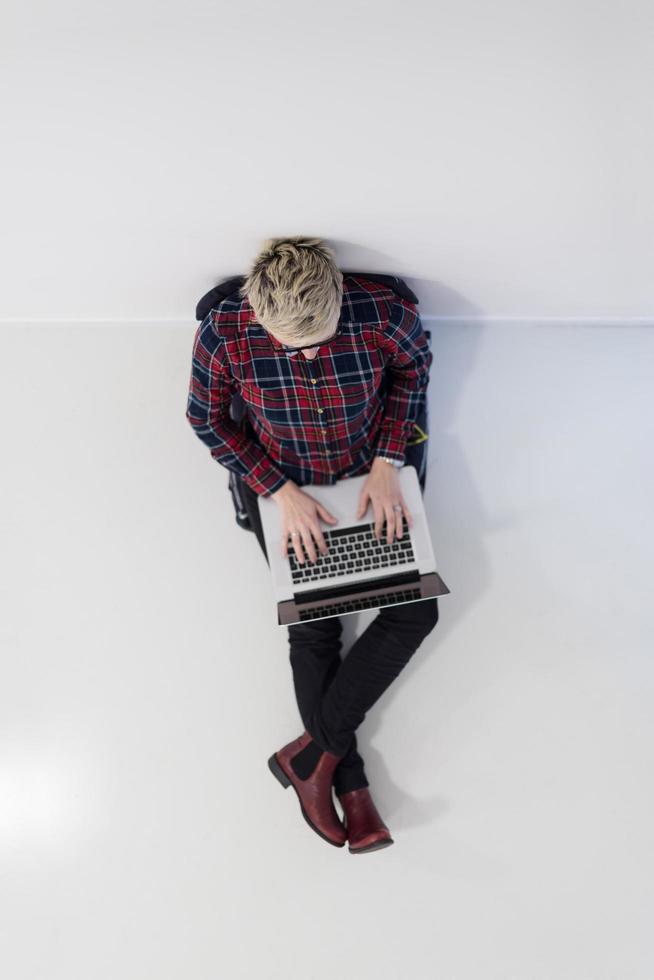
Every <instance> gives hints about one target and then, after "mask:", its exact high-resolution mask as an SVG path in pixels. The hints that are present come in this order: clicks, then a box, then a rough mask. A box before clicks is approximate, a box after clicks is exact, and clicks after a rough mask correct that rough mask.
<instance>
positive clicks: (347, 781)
mask: <svg viewBox="0 0 654 980" xmlns="http://www.w3.org/2000/svg"><path fill="white" fill-rule="evenodd" d="M242 489H243V495H244V498H245V507H246V510H247V513H248V517H249V520H250V524H251V526H252V527H253V529H254V533H255V534H256V536H257V540H258V542H259V544H260V546H261V549H262V551H263V553H264V556H265V558H266V561H268V555H267V552H266V544H265V541H264V537H263V530H262V527H261V516H260V514H259V503H258V494H257V493H255V492H254V490H252V489H251V488H250V487H249V486H247V484H245V483H243V484H242ZM308 492H310V491H308ZM423 492H424V488H423ZM384 528H385V525H384ZM268 564H269V565H270V562H268ZM437 622H438V600H437V599H436V598H435V597H433V598H430V599H420V600H418V601H417V602H406V603H399V604H398V605H395V606H385V607H384V608H382V609H380V610H379V612H378V614H377V616H376V618H375V619H374V620H373V621H372V622H371V623H370V625H369V626H368V627H367V629H366V630H364V632H363V633H362V634H361V636H359V637H358V638H357V640H356V641H355V642H354V644H353V646H352V647H351V649H350V651H349V653H348V654H347V656H346V657H344V658H343V659H341V656H340V652H341V647H342V642H341V633H342V631H343V624H342V622H341V619H340V617H339V616H330V617H329V618H327V619H317V620H309V621H308V622H306V623H293V625H291V626H289V627H288V637H289V644H290V661H291V667H292V670H293V684H294V687H295V697H296V700H297V704H298V708H299V710H300V716H301V718H302V721H303V723H304V727H305V728H306V730H307V731H308V732H309V734H310V735H311V736H312V738H313V739H314V741H315V742H317V743H318V745H319V746H320V747H321V748H322V749H327V750H328V751H330V752H333V753H335V754H336V755H341V756H343V758H342V759H341V761H340V762H339V764H338V765H337V767H336V770H335V772H334V789H335V791H336V793H337V794H341V793H346V792H348V791H349V790H353V789H360V788H362V787H365V786H368V785H369V783H368V780H367V778H366V774H365V769H364V763H363V759H362V758H361V756H360V755H359V752H358V750H357V739H356V735H355V731H356V729H357V728H358V727H359V725H360V724H361V722H362V721H363V719H364V718H365V716H366V713H367V711H368V710H369V709H370V708H371V707H372V706H373V704H375V702H376V701H377V700H378V699H379V698H380V697H381V695H382V694H383V693H384V691H385V690H386V689H387V688H388V687H389V686H390V685H391V683H392V682H393V680H395V678H396V677H397V675H398V674H399V673H400V671H401V670H402V668H403V667H405V666H406V664H407V663H408V662H409V660H410V658H411V657H412V655H413V654H414V653H415V651H416V650H417V649H418V647H419V646H420V644H421V643H422V641H423V640H424V638H425V637H426V636H427V635H428V634H429V633H431V631H432V630H433V628H434V627H435V626H436V623H437Z"/></svg>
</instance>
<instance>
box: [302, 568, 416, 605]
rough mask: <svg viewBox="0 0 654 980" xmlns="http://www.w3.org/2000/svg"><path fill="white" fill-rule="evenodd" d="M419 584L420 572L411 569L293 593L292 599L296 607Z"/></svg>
mask: <svg viewBox="0 0 654 980" xmlns="http://www.w3.org/2000/svg"><path fill="white" fill-rule="evenodd" d="M411 582H420V572H419V571H418V570H417V569H412V570H410V571H407V572H397V573H396V574H395V575H385V576H384V577H383V578H367V579H360V580H359V581H358V582H349V583H347V584H346V585H332V586H323V588H321V589H312V590H311V592H294V593H293V598H294V599H295V601H296V603H298V605H300V604H302V603H304V602H318V601H320V600H321V599H338V598H339V597H340V596H348V595H361V593H362V592H365V591H366V589H373V588H374V589H387V588H393V587H395V586H401V585H409V584H410V583H411Z"/></svg>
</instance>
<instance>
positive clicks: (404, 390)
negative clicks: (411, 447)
mask: <svg viewBox="0 0 654 980" xmlns="http://www.w3.org/2000/svg"><path fill="white" fill-rule="evenodd" d="M378 344H379V346H380V347H381V349H382V350H384V351H386V353H387V354H388V356H389V360H388V364H387V371H388V373H389V375H390V377H389V386H388V389H387V394H386V403H385V406H384V414H383V416H382V422H381V426H380V429H379V433H378V441H377V444H376V447H375V454H376V455H379V456H388V457H390V458H391V459H395V460H398V461H399V462H402V463H403V462H404V455H405V451H406V446H407V443H408V441H409V439H410V438H411V436H412V435H413V425H414V422H416V421H417V419H418V415H419V413H420V408H421V406H422V404H423V399H424V398H426V397H427V385H428V384H429V370H430V368H431V365H432V361H433V359H434V355H433V354H432V352H431V350H430V349H429V341H428V340H427V336H426V334H425V331H424V330H423V327H422V323H421V320H420V315H419V313H418V311H417V309H416V305H415V303H411V302H409V301H408V300H404V299H398V300H397V301H396V302H395V303H393V307H392V310H391V316H390V318H389V320H388V323H387V325H386V326H385V328H384V330H383V331H382V332H380V333H379V334H378Z"/></svg>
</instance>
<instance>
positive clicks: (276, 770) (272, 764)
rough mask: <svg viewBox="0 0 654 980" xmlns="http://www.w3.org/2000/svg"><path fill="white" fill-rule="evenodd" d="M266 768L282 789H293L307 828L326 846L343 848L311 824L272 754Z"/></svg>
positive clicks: (290, 782) (289, 781)
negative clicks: (325, 843) (307, 825)
mask: <svg viewBox="0 0 654 980" xmlns="http://www.w3.org/2000/svg"><path fill="white" fill-rule="evenodd" d="M268 768H269V769H270V771H271V773H272V774H273V776H274V777H275V779H277V780H278V781H279V782H280V783H281V784H282V786H283V787H284V789H288V787H289V786H293V789H294V790H295V795H296V796H297V798H298V803H299V804H300V810H301V811H302V816H303V817H304V819H305V820H306V822H307V823H308V824H309V826H310V827H311V829H312V830H313V831H314V833H316V834H318V837H322V839H323V840H326V841H327V843H328V844H332V845H333V846H334V847H345V841H342V842H341V843H339V842H338V841H335V840H332V839H331V837H327V836H326V835H325V834H323V832H322V830H319V829H318V827H316V825H315V824H314V823H312V822H311V820H310V819H309V817H308V816H307V812H306V810H305V809H304V807H303V805H302V797H301V796H300V794H299V793H298V791H297V789H296V787H295V786H294V785H293V783H292V781H291V780H290V779H289V778H288V776H287V775H286V773H285V772H284V770H283V769H282V767H281V766H280V764H279V762H278V761H277V757H276V755H275V753H274V752H273V754H272V755H271V756H270V758H269V759H268Z"/></svg>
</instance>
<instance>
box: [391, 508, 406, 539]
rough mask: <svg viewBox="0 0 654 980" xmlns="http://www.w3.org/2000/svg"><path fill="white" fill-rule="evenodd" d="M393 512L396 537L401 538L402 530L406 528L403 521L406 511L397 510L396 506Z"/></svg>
mask: <svg viewBox="0 0 654 980" xmlns="http://www.w3.org/2000/svg"><path fill="white" fill-rule="evenodd" d="M398 503H399V501H398ZM393 513H394V515H395V537H396V538H401V537H402V532H403V530H404V521H403V517H404V513H403V511H401V510H395V508H393Z"/></svg>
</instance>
